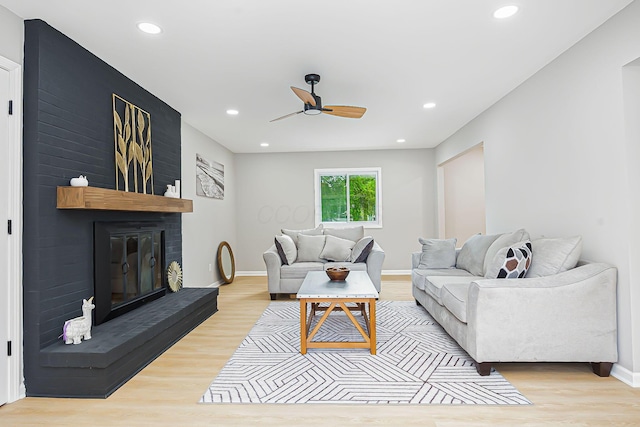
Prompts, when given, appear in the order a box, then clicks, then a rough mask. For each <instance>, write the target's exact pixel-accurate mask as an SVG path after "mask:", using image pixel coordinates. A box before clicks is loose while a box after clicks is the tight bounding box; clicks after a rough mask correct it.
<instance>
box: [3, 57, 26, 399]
mask: <svg viewBox="0 0 640 427" xmlns="http://www.w3.org/2000/svg"><path fill="white" fill-rule="evenodd" d="M0 68H2V69H4V70H6V71H8V72H9V92H10V96H11V99H12V100H13V115H12V117H13V120H9V141H8V142H9V144H8V147H7V148H8V149H7V153H6V159H7V162H8V165H7V166H8V174H7V176H8V179H9V182H7V183H5V185H7V186H8V189H9V206H8V208H9V212H8V213H9V218H10V219H11V228H12V233H11V235H9V236H8V237H9V242H8V255H9V259H8V260H7V266H8V269H9V271H8V277H9V285H8V293H9V295H8V302H9V312H8V325H7V328H8V331H7V332H8V334H7V335H8V337H9V339H10V340H11V347H12V349H11V350H12V355H11V357H9V378H8V381H9V384H8V386H9V387H8V402H14V401H16V400H18V399H21V398H23V397H25V395H26V390H25V386H24V373H23V360H24V355H23V344H22V342H23V339H22V335H23V331H22V316H23V305H22V299H23V296H22V290H23V288H22V66H21V65H20V64H17V63H15V62H13V61H11V60H10V59H7V58H5V57H3V56H0ZM3 108H8V106H4V107H3ZM0 185H3V184H2V183H0ZM5 348H6V346H5V345H4V343H0V351H6V350H5Z"/></svg>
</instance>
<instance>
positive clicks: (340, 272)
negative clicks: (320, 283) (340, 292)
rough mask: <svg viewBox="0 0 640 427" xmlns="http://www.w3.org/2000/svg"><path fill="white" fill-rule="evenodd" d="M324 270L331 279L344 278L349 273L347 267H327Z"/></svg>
mask: <svg viewBox="0 0 640 427" xmlns="http://www.w3.org/2000/svg"><path fill="white" fill-rule="evenodd" d="M326 272H327V276H329V279H331V280H344V279H346V278H347V276H348V275H349V269H348V268H347V267H329V268H327V270H326Z"/></svg>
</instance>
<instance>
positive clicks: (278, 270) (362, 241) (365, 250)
mask: <svg viewBox="0 0 640 427" xmlns="http://www.w3.org/2000/svg"><path fill="white" fill-rule="evenodd" d="M281 232H282V234H281V235H278V236H276V237H275V239H274V244H273V245H271V247H270V248H269V249H267V250H266V251H265V252H264V253H263V254H262V258H263V259H264V262H265V264H266V267H267V278H268V288H269V295H270V297H271V299H272V300H275V299H276V297H277V295H278V294H294V293H297V292H298V290H299V289H300V286H301V285H302V282H303V281H304V278H305V276H306V275H307V273H308V272H309V271H323V270H326V269H327V268H329V267H348V268H349V269H350V270H352V271H366V272H367V274H368V275H369V277H370V278H371V282H373V285H374V286H375V288H376V290H377V291H378V292H380V289H381V275H382V263H383V262H384V251H383V250H382V248H381V247H380V245H379V244H378V243H377V242H375V241H374V239H373V238H372V237H371V236H365V235H364V227H361V226H358V227H348V228H344V227H343V228H324V227H323V226H322V225H320V226H319V227H316V228H313V229H306V230H287V229H282V230H281Z"/></svg>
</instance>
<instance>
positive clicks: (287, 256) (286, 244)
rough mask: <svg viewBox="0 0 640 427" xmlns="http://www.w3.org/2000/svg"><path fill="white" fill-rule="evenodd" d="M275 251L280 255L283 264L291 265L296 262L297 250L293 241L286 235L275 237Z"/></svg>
mask: <svg viewBox="0 0 640 427" xmlns="http://www.w3.org/2000/svg"><path fill="white" fill-rule="evenodd" d="M274 240H275V244H276V250H277V251H278V255H280V260H281V261H282V263H283V264H287V265H291V264H293V263H294V262H296V258H297V257H298V249H297V248H296V244H295V243H294V242H293V239H292V238H291V237H289V236H287V235H286V234H283V235H282V236H276V237H275V239H274Z"/></svg>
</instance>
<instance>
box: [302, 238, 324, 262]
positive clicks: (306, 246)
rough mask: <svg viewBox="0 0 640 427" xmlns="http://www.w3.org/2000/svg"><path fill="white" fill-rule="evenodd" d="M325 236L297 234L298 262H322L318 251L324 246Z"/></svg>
mask: <svg viewBox="0 0 640 427" xmlns="http://www.w3.org/2000/svg"><path fill="white" fill-rule="evenodd" d="M324 239H325V236H308V235H306V234H298V259H297V261H298V262H322V260H321V259H320V253H321V252H322V249H323V248H324Z"/></svg>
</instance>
